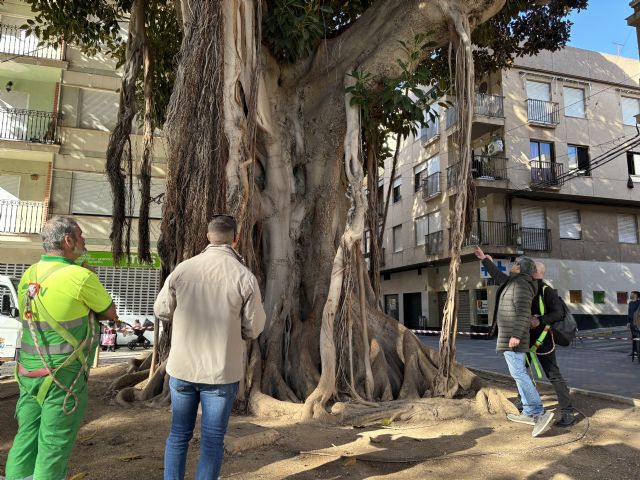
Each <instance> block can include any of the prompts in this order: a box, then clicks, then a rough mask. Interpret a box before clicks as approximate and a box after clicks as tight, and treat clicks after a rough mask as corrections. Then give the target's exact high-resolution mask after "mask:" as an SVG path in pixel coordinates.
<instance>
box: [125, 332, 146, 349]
mask: <svg viewBox="0 0 640 480" xmlns="http://www.w3.org/2000/svg"><path fill="white" fill-rule="evenodd" d="M144 332H146V329H145V328H134V329H133V334H134V335H135V336H136V338H134V339H133V340H131V341H130V342H129V343H127V347H129V350H135V349H136V347H142V348H144V349H145V350H146V349H148V348H149V347H151V342H150V341H149V339H148V338H146V337H145V336H144Z"/></svg>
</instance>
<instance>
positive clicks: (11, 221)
mask: <svg viewBox="0 0 640 480" xmlns="http://www.w3.org/2000/svg"><path fill="white" fill-rule="evenodd" d="M43 222H44V203H43V202H27V201H22V200H0V233H18V234H21V233H40V229H41V228H42V223H43Z"/></svg>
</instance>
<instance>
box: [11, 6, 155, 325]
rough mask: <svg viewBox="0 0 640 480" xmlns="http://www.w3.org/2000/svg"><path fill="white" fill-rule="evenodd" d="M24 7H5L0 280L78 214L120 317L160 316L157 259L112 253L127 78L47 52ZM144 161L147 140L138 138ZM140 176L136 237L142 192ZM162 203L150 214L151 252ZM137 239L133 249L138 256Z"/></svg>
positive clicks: (70, 54)
mask: <svg viewBox="0 0 640 480" xmlns="http://www.w3.org/2000/svg"><path fill="white" fill-rule="evenodd" d="M32 17H33V13H32V12H31V11H30V8H29V6H28V5H26V4H25V3H23V2H21V1H18V0H6V1H5V2H3V3H2V4H0V274H6V275H14V276H19V275H20V274H21V273H22V272H23V271H24V270H25V269H26V268H27V267H28V266H29V265H30V264H32V263H34V262H36V261H37V260H38V259H39V257H40V254H41V250H42V248H41V245H42V243H41V240H40V237H39V232H40V228H41V226H42V223H43V222H44V221H45V220H46V219H47V218H49V217H50V216H51V215H55V214H64V215H73V216H74V217H75V218H76V219H77V220H78V222H79V223H80V226H81V228H82V230H83V232H84V236H85V238H86V240H87V249H88V250H89V252H88V260H89V261H90V263H92V264H93V265H95V266H96V267H97V270H98V275H99V277H100V279H101V280H102V282H103V284H105V286H106V287H107V289H108V290H109V291H110V293H111V294H112V296H113V298H114V300H115V302H116V304H117V305H118V309H119V314H120V316H121V317H124V318H126V317H127V316H131V317H135V318H144V317H145V316H151V315H153V300H154V298H155V295H156V293H157V289H158V282H159V270H158V268H159V260H158V258H157V255H155V257H154V258H155V263H154V265H152V266H149V265H139V264H137V263H136V262H135V259H131V262H127V263H125V264H121V265H115V264H114V262H113V259H112V256H111V254H110V241H109V233H110V229H111V203H112V200H111V190H110V187H109V184H108V181H107V178H106V176H105V174H104V172H105V162H106V160H105V158H106V157H105V152H106V148H107V143H108V140H109V135H110V131H111V130H112V129H113V128H114V126H115V123H116V119H117V113H118V99H119V97H118V93H117V91H118V89H119V88H120V72H119V71H117V70H116V68H115V62H114V61H113V60H112V59H111V58H108V57H106V56H104V55H98V56H96V57H91V58H90V57H87V56H85V55H83V54H82V53H81V52H80V51H79V50H78V49H77V48H75V47H74V46H72V45H66V44H61V45H58V47H57V48H50V47H42V46H40V42H39V39H38V38H36V37H35V36H33V35H27V34H26V32H25V31H24V30H23V29H21V28H20V27H21V26H22V25H24V24H25V23H26V20H27V19H28V18H32ZM131 142H132V147H133V155H134V158H135V160H136V162H137V160H139V158H140V156H141V151H142V136H141V135H132V136H131ZM165 151H166V149H165V148H164V143H163V139H162V137H158V139H157V140H156V147H155V154H154V159H153V166H152V177H153V178H152V188H151V192H152V193H151V195H152V197H155V198H157V199H158V200H159V199H160V198H161V194H162V193H163V191H164V176H165V173H166V155H165ZM136 182H137V180H135V179H134V205H133V207H134V212H135V213H134V218H132V221H131V223H132V230H131V231H132V238H136V235H137V234H136V232H137V223H136V218H135V216H136V215H137V206H138V205H139V199H140V194H139V191H138V188H137V186H136V185H137V184H136ZM160 215H161V205H160V204H156V203H154V204H153V205H152V208H151V217H152V218H153V219H154V220H153V221H152V224H151V235H152V246H153V247H155V244H156V241H157V237H158V234H159V222H160V220H159V219H160ZM135 246H136V243H135V241H134V242H133V249H134V252H135Z"/></svg>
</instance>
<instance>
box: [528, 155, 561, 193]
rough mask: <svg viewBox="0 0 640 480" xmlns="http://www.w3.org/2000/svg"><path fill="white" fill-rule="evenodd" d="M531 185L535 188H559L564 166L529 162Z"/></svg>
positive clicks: (554, 163)
mask: <svg viewBox="0 0 640 480" xmlns="http://www.w3.org/2000/svg"><path fill="white" fill-rule="evenodd" d="M529 163H530V165H531V185H532V186H535V187H537V188H548V187H561V186H562V185H563V184H564V179H563V178H562V174H563V170H564V166H563V165H562V164H561V163H556V162H540V161H538V160H531V161H530V162H529Z"/></svg>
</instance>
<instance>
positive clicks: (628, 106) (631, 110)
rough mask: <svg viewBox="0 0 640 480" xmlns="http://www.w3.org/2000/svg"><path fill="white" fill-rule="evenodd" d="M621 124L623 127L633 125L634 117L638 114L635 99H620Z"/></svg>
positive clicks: (639, 111)
mask: <svg viewBox="0 0 640 480" xmlns="http://www.w3.org/2000/svg"><path fill="white" fill-rule="evenodd" d="M620 104H621V106H622V123H624V124H625V125H635V124H636V115H637V114H638V113H640V107H639V106H638V99H637V98H629V97H621V99H620Z"/></svg>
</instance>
